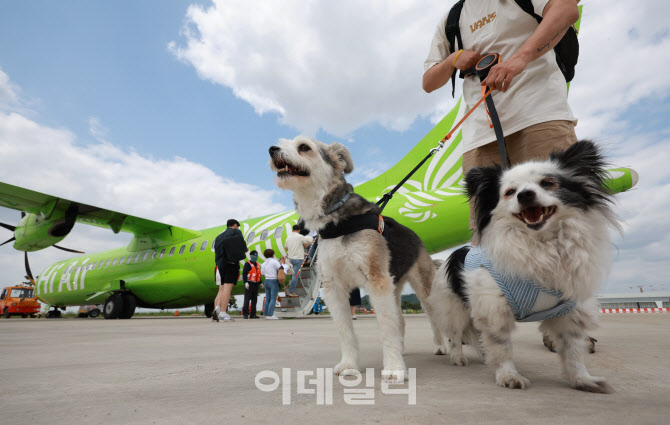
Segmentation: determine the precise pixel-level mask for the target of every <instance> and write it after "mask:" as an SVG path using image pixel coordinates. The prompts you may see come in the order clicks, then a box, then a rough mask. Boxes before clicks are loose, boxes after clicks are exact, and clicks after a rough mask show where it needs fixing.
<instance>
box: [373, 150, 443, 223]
mask: <svg viewBox="0 0 670 425" xmlns="http://www.w3.org/2000/svg"><path fill="white" fill-rule="evenodd" d="M442 147H444V143H442V142H440V143H439V144H438V145H437V147H436V148H433V149H431V150H430V152H428V155H426V157H425V158H424V159H422V160H421V162H419V164H418V165H417V166H416V167H414V169H413V170H412V171H410V172H409V174H407V175H406V176H405V178H404V179H402V180H401V181H400V183H398V184H397V185H396V186H395V187H394V188H393V189H391V191H390V192H386V193H385V194H384V196H382V197H381V199H380V200H379V201H377V206H379V213H380V214H381V212H382V211H384V208H385V207H386V204H388V202H389V201H390V200H391V198H393V195H394V194H395V193H396V191H397V190H398V189H400V187H402V185H404V184H405V183H406V182H407V180H409V178H410V177H412V175H413V174H414V173H416V172H417V170H418V169H419V168H421V166H422V165H423V164H424V163H425V162H426V161H428V158H430V157H431V156H433V154H434V153H435V152H437V151H439V150H440V149H442Z"/></svg>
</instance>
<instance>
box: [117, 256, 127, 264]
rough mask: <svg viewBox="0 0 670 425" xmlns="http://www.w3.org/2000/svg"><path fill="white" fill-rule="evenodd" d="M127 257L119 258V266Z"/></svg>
mask: <svg viewBox="0 0 670 425" xmlns="http://www.w3.org/2000/svg"><path fill="white" fill-rule="evenodd" d="M125 259H126V257H121V258H119V266H120V265H121V264H123V260H125Z"/></svg>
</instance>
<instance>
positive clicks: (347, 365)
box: [333, 360, 360, 376]
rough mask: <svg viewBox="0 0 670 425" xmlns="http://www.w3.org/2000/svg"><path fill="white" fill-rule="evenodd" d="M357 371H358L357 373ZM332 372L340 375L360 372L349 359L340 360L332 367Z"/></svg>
mask: <svg viewBox="0 0 670 425" xmlns="http://www.w3.org/2000/svg"><path fill="white" fill-rule="evenodd" d="M357 372H358V373H357ZM333 373H334V374H335V375H340V376H352V375H357V374H359V373H360V369H359V368H358V365H357V364H356V362H353V361H349V360H342V361H341V362H339V363H338V364H336V365H335V367H334V368H333Z"/></svg>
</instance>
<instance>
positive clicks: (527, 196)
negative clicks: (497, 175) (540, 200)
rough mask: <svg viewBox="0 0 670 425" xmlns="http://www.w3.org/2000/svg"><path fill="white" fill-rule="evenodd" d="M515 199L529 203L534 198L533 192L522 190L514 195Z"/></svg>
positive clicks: (522, 202) (521, 202)
mask: <svg viewBox="0 0 670 425" xmlns="http://www.w3.org/2000/svg"><path fill="white" fill-rule="evenodd" d="M516 199H518V200H519V203H520V204H522V205H523V204H530V203H531V202H533V201H534V200H535V192H534V191H532V190H522V191H521V192H519V194H518V195H516Z"/></svg>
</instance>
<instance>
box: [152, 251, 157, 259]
mask: <svg viewBox="0 0 670 425" xmlns="http://www.w3.org/2000/svg"><path fill="white" fill-rule="evenodd" d="M157 253H158V251H154V252H152V253H151V259H152V260H155V259H156V254H157Z"/></svg>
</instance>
